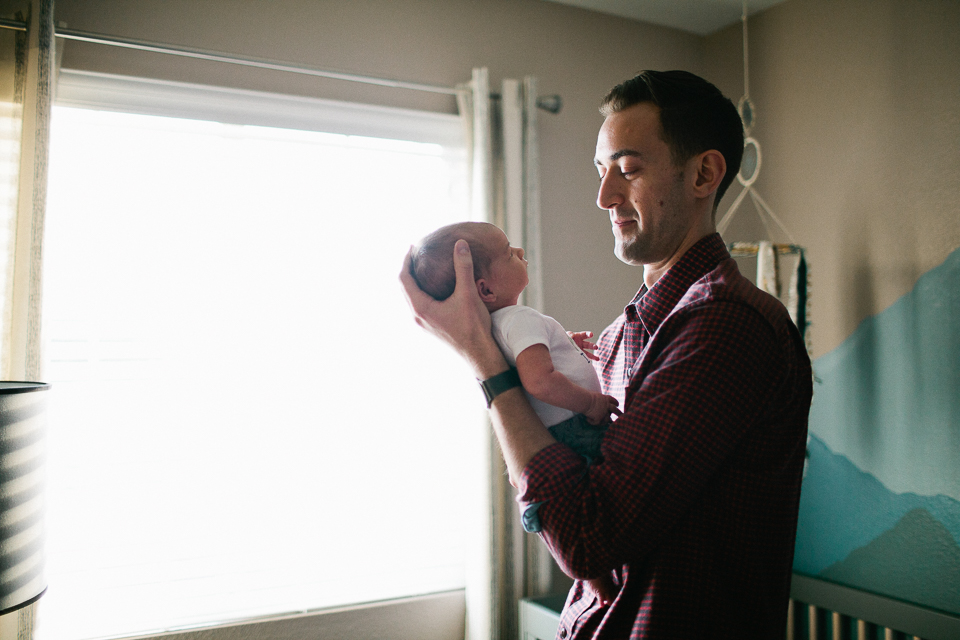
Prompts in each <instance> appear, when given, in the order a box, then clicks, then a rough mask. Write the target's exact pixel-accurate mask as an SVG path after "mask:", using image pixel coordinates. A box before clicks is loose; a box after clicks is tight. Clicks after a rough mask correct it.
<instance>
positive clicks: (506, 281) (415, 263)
mask: <svg viewBox="0 0 960 640" xmlns="http://www.w3.org/2000/svg"><path fill="white" fill-rule="evenodd" d="M460 239H463V240H466V241H467V244H469V245H470V254H471V256H473V279H474V281H475V282H476V285H477V290H478V291H479V292H480V297H481V299H482V300H483V301H484V304H486V305H487V308H488V309H490V310H491V311H495V310H496V309H501V308H503V307H506V306H510V305H513V304H517V298H519V297H520V293H521V292H522V291H523V289H524V287H526V286H527V282H528V280H527V261H526V260H524V259H523V249H518V248H515V247H511V246H510V242H509V240H507V236H506V235H504V233H503V231H501V230H500V229H499V228H497V227H496V226H494V225H492V224H489V223H486V222H458V223H456V224H451V225H447V226H445V227H440V228H439V229H437V230H436V231H434V232H433V233H431V234H429V235H428V236H427V237H425V238H424V239H423V240H421V241H420V243H419V244H418V245H417V246H416V247H414V250H413V259H412V261H411V264H410V271H411V273H412V274H413V277H414V279H415V280H416V281H417V284H418V285H420V288H421V289H422V290H423V291H425V292H426V293H428V294H429V295H431V296H432V297H433V298H435V299H437V300H446V299H447V298H449V297H450V295H451V294H453V290H454V288H455V287H456V284H457V278H456V274H455V273H454V271H453V246H454V245H455V244H456V243H457V240H460Z"/></svg>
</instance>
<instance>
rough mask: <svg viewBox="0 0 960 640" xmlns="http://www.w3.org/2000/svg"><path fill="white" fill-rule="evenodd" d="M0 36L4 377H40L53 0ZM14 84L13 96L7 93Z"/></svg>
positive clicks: (27, 5)
mask: <svg viewBox="0 0 960 640" xmlns="http://www.w3.org/2000/svg"><path fill="white" fill-rule="evenodd" d="M23 5H24V9H23V11H22V13H21V15H22V18H23V20H24V21H25V22H27V31H26V32H22V31H10V30H4V33H3V87H4V92H5V95H4V96H2V98H0V102H2V105H0V106H2V110H3V111H2V118H3V131H2V134H0V135H2V138H3V143H4V144H3V154H4V158H3V160H4V161H3V163H2V167H3V169H2V173H0V184H2V189H3V193H2V197H0V238H2V239H0V273H2V279H0V287H2V296H0V301H2V308H3V313H2V317H0V323H2V326H0V375H2V377H3V379H4V380H30V381H37V380H39V378H40V374H41V371H40V293H41V292H40V284H41V279H40V274H41V258H42V249H43V220H44V210H45V204H46V191H47V157H48V146H49V137H50V111H51V106H52V93H53V77H54V59H55V56H54V38H53V1H52V0H31V1H30V2H24V3H23ZM8 87H9V89H10V91H9V92H7V91H6V89H7V88H8Z"/></svg>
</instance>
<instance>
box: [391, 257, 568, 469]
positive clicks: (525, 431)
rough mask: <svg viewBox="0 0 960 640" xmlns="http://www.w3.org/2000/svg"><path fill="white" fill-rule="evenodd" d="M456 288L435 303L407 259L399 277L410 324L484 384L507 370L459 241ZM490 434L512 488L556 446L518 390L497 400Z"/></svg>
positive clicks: (494, 403) (492, 411)
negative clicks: (437, 342) (537, 459)
mask: <svg viewBox="0 0 960 640" xmlns="http://www.w3.org/2000/svg"><path fill="white" fill-rule="evenodd" d="M453 265H454V270H455V272H456V275H457V285H456V288H455V289H454V292H453V295H451V296H450V297H449V298H447V299H446V300H443V301H442V302H441V301H437V300H434V299H433V298H432V297H430V296H429V295H427V294H426V293H424V292H423V291H421V290H420V288H419V287H418V286H417V283H416V281H415V280H414V279H413V276H412V275H411V274H410V255H409V254H407V256H406V258H405V259H404V262H403V269H402V270H401V271H400V284H401V285H402V286H403V291H404V293H405V295H406V297H407V302H408V303H409V304H410V308H411V310H412V311H413V317H414V320H415V322H416V323H417V324H418V325H420V326H421V327H422V328H424V329H426V330H427V331H428V332H429V333H432V334H433V335H434V336H436V337H437V338H439V339H440V340H442V341H443V342H445V343H447V344H448V345H450V346H451V347H452V348H453V350H454V351H456V352H457V353H458V354H459V355H460V356H461V357H462V358H463V359H464V360H466V361H467V364H469V365H470V368H471V369H473V372H474V375H475V376H476V377H477V379H479V380H486V379H487V378H491V377H493V376H495V375H496V374H498V373H502V372H504V371H506V370H507V369H509V365H508V364H507V361H506V360H505V359H504V357H503V354H502V353H501V352H500V347H499V346H497V343H496V341H495V340H494V339H493V335H492V334H491V332H490V314H489V312H488V311H487V309H486V307H485V306H484V305H483V301H481V300H480V294H479V293H478V292H477V288H476V287H475V286H474V281H473V258H472V256H471V255H470V247H469V245H468V244H467V243H466V242H465V241H464V240H458V241H457V244H456V245H455V247H454V251H453ZM490 417H491V420H492V422H493V429H494V433H495V434H496V437H497V440H498V441H499V442H500V450H501V451H502V452H503V458H504V461H505V462H506V465H507V470H508V471H509V473H510V481H511V483H513V484H516V482H517V480H518V479H519V478H520V474H521V473H522V472H523V469H524V467H526V466H527V463H528V462H529V461H530V460H531V459H532V458H533V456H534V455H536V454H537V453H538V452H539V451H541V450H543V449H545V448H547V447H548V446H550V445H551V444H553V443H555V442H556V440H555V439H554V438H553V436H551V435H550V432H549V431H547V429H546V427H544V426H543V423H542V422H541V421H540V418H539V417H538V416H537V414H536V413H535V412H534V411H533V409H532V408H531V407H530V403H529V401H527V397H526V396H525V395H524V394H523V390H522V389H520V388H519V387H517V388H515V389H511V390H509V391H506V392H504V393H501V394H500V395H498V396H497V397H496V398H495V399H494V401H493V404H492V406H491V408H490Z"/></svg>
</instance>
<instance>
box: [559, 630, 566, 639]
mask: <svg viewBox="0 0 960 640" xmlns="http://www.w3.org/2000/svg"><path fill="white" fill-rule="evenodd" d="M560 637H561V638H566V637H567V630H566V629H560Z"/></svg>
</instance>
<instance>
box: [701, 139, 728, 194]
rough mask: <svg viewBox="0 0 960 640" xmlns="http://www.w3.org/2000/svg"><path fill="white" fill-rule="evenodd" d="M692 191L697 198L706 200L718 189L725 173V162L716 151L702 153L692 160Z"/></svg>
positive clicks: (721, 155)
mask: <svg viewBox="0 0 960 640" xmlns="http://www.w3.org/2000/svg"><path fill="white" fill-rule="evenodd" d="M693 170H694V172H695V173H694V176H693V177H694V180H693V189H694V192H695V194H696V196H697V197H698V198H706V197H707V196H709V195H710V194H711V193H714V192H716V190H717V188H719V187H720V182H721V181H722V180H723V176H724V174H726V172H727V161H726V160H724V158H723V154H722V153H720V152H719V151H717V150H716V149H711V150H709V151H704V152H703V153H701V154H700V155H698V156H696V157H695V158H694V166H693Z"/></svg>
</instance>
